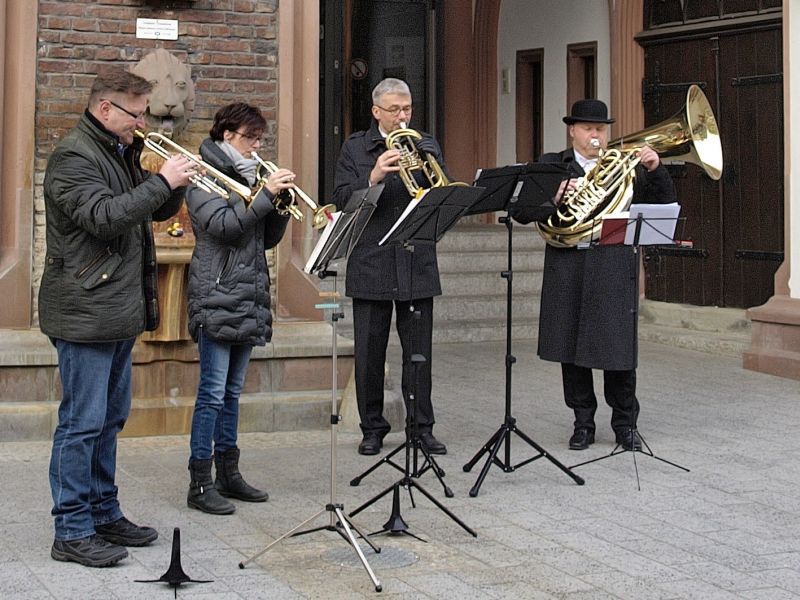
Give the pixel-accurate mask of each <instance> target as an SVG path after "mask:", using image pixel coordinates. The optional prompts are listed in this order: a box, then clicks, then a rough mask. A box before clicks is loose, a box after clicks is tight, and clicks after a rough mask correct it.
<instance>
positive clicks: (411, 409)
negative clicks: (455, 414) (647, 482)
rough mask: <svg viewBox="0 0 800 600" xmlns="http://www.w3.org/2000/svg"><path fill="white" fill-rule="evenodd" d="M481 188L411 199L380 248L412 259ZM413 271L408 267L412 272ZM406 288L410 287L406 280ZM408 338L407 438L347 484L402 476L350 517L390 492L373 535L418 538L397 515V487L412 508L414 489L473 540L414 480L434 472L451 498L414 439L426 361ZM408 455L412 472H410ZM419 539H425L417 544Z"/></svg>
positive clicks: (448, 190)
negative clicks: (400, 457)
mask: <svg viewBox="0 0 800 600" xmlns="http://www.w3.org/2000/svg"><path fill="white" fill-rule="evenodd" d="M482 193H483V190H482V189H481V188H475V187H470V186H463V185H449V186H444V187H437V188H431V189H429V190H427V191H426V192H425V194H424V195H423V196H422V197H421V198H420V199H419V200H412V201H411V202H410V203H409V204H408V207H407V208H406V210H405V211H404V212H403V214H402V215H401V216H400V217H399V218H398V220H397V221H396V222H395V224H394V225H393V226H392V227H391V229H390V230H389V232H388V233H387V234H386V235H385V236H384V237H383V239H381V241H380V242H379V244H381V245H382V244H392V243H394V244H402V245H403V247H404V248H405V249H407V250H409V251H411V252H412V254H411V257H412V261H413V256H414V255H413V249H414V246H413V245H414V244H420V243H427V244H435V243H437V242H438V241H439V240H441V239H442V237H443V236H444V234H445V232H446V231H447V230H448V229H450V228H451V227H452V226H453V225H454V224H455V223H456V221H458V219H459V218H460V217H461V215H463V214H464V213H465V212H466V211H467V209H468V208H469V207H470V206H471V205H472V204H474V203H475V202H476V201H477V200H478V199H479V198H480V197H481V195H482ZM411 271H412V272H413V268H412V269H411ZM411 283H412V285H410V286H409V287H410V289H412V290H413V289H414V288H413V282H411ZM410 304H411V306H410V310H411V311H412V312H413V313H414V315H415V318H419V313H418V312H416V311H414V299H413V297H412V299H411V303H410ZM413 337H414V336H413V335H412V343H411V346H412V348H411V350H410V354H411V366H412V377H411V384H410V386H409V388H410V389H409V394H408V399H409V402H408V410H407V412H406V428H405V430H406V440H405V441H404V442H403V443H402V444H401V445H400V446H399V447H397V448H395V449H394V450H393V451H392V452H391V453H390V454H389V455H388V456H387V457H386V458H384V459H381V460H380V461H378V462H377V463H376V464H375V465H373V466H372V467H370V468H369V469H367V470H366V471H365V472H364V473H362V474H361V475H359V476H358V477H356V478H355V479H353V480H352V481H351V482H350V485H358V484H359V483H360V482H361V479H362V478H363V477H365V476H366V475H367V474H369V473H371V472H372V471H374V470H375V469H377V468H378V467H379V466H380V465H382V464H389V465H390V466H393V467H394V468H396V469H398V470H400V471H402V472H403V476H402V477H401V478H400V479H398V480H397V481H395V482H394V483H393V484H392V485H390V486H389V487H388V488H386V489H385V490H383V491H382V492H380V493H379V494H378V495H376V496H374V497H373V498H371V499H369V500H367V502H365V503H364V504H362V505H361V506H359V507H358V508H356V509H355V510H354V511H353V512H351V513H350V516H353V515H356V514H358V513H359V512H361V511H362V510H364V509H365V508H367V507H368V506H370V505H372V504H374V503H375V502H377V501H378V500H380V499H381V498H383V497H384V496H385V495H387V494H388V493H389V492H392V493H393V496H392V513H391V515H390V517H389V520H388V521H387V522H386V523H385V524H384V526H383V529H381V530H380V531H377V532H375V533H376V534H381V533H391V534H405V535H410V536H412V537H414V538H416V539H420V540H421V539H422V538H420V537H418V536H416V535H414V534H413V533H411V532H409V531H408V525H407V524H406V522H405V520H404V519H403V517H402V515H401V514H400V488H401V487H402V488H404V489H405V490H407V491H408V493H409V496H410V497H411V503H412V506H416V505H415V504H414V496H413V494H412V491H411V490H412V489H417V490H419V492H420V493H421V494H422V495H424V496H425V497H426V498H427V499H428V500H430V501H431V502H432V503H433V504H434V506H436V507H437V508H438V509H439V510H441V511H442V512H444V513H445V514H446V515H447V516H448V517H450V518H451V519H452V520H453V521H455V522H456V523H458V525H460V526H461V527H462V528H463V529H464V530H465V531H467V533H469V534H471V535H472V536H473V537H477V536H478V534H477V533H475V531H473V530H472V529H471V528H470V527H469V526H468V525H467V524H466V523H464V522H463V521H462V520H461V519H459V518H458V517H457V516H456V515H455V514H453V513H452V512H451V511H450V510H449V509H447V507H445V506H444V505H443V504H442V503H441V502H439V501H438V500H437V499H436V498H434V497H433V496H432V495H431V494H430V493H429V492H428V491H427V490H426V489H425V488H423V487H422V486H421V485H420V484H419V483H417V481H416V479H418V478H419V476H420V475H421V474H422V473H424V472H425V471H426V470H428V469H431V470H433V472H434V473H435V474H436V477H437V478H438V480H439V483H441V484H442V486H443V487H444V491H445V496H447V497H448V498H451V497H452V496H453V492H452V490H450V488H448V487H447V485H445V483H444V481H443V479H442V476H443V475H444V471H443V470H442V469H441V468H440V467H439V466H438V465H437V464H436V461H435V460H434V458H433V456H432V455H431V454H430V452H429V451H428V449H427V448H426V447H425V444H423V443H422V442H421V441H420V439H419V428H418V423H417V419H416V395H417V378H418V374H417V373H418V368H419V365H420V363H423V362H425V361H426V360H427V358H426V357H425V356H422V355H421V354H415V353H414V352H413ZM403 449H405V464H404V467H403V468H401V467H400V466H399V465H397V464H396V463H394V462H392V461H391V460H390V458H391V457H392V456H394V455H395V454H397V453H398V452H399V451H400V450H403ZM418 451H421V452H422V454H423V456H424V457H425V462H424V463H423V467H422V469H421V470H418V469H417V452H418ZM412 453H413V463H414V470H413V472H412V470H411V463H412ZM422 541H424V540H422Z"/></svg>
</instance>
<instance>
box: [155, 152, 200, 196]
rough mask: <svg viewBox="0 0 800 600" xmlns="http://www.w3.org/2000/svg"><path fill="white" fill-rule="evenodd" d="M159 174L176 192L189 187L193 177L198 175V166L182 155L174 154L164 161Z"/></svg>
mask: <svg viewBox="0 0 800 600" xmlns="http://www.w3.org/2000/svg"><path fill="white" fill-rule="evenodd" d="M158 172H159V174H160V175H161V176H163V177H164V179H166V180H167V183H168V184H169V187H170V188H171V189H173V190H174V189H175V188H179V187H183V186H186V185H189V182H190V181H191V179H192V177H194V176H195V175H197V165H196V164H195V163H193V162H192V161H191V160H189V159H188V158H187V157H186V156H184V155H182V154H173V155H172V156H170V157H169V158H168V159H167V160H165V161H164V164H163V165H161V169H159V171H158Z"/></svg>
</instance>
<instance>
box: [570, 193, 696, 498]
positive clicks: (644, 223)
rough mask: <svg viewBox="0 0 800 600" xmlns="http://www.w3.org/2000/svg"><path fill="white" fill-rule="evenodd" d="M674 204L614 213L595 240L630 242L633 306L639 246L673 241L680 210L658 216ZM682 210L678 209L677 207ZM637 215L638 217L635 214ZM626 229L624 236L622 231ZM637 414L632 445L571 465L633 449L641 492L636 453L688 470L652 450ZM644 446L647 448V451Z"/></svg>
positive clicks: (632, 417) (632, 422) (633, 419)
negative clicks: (641, 428)
mask: <svg viewBox="0 0 800 600" xmlns="http://www.w3.org/2000/svg"><path fill="white" fill-rule="evenodd" d="M671 206H673V205H658V204H652V205H651V204H643V205H636V204H634V205H632V206H631V210H630V212H629V213H628V214H624V213H623V214H621V215H614V216H612V219H613V220H614V221H616V222H615V223H613V224H611V225H610V226H606V225H607V224H606V223H603V227H602V229H601V234H600V238H599V239H598V240H596V241H595V242H594V243H599V244H606V245H608V244H609V241H608V240H609V239H611V240H613V242H611V244H610V245H614V244H615V243H616V244H624V245H629V246H630V247H631V250H632V252H633V255H634V261H635V267H634V269H635V271H634V273H635V275H634V281H635V284H634V286H633V287H634V298H633V301H634V306H638V305H639V270H640V262H641V261H640V259H639V255H640V252H641V250H640V247H641V246H646V245H663V244H666V243H668V242H669V243H674V242H672V241H671V240H672V239H673V236H674V231H675V224H676V222H677V220H678V216H677V212H676V213H675V214H674V216H659V215H663V214H664V212H663V209H667V208H669V207H671ZM678 210H679V209H678ZM634 215H636V216H634ZM623 232H624V235H622V233H623ZM633 318H634V327H633V336H634V340H633V343H634V348H636V349H637V351H638V344H637V342H638V333H637V332H638V327H637V325H638V322H637V320H638V318H639V311H638V310H634V311H633ZM637 413H638V406H637V407H633V406H632V407H631V410H630V424H629V429H628V431H627V432H626V435H628V436H630V439H629V442H630V446H631V447H630V448H625V447H624V446H623V444H622V443H619V442H618V443H617V445H616V446H614V449H613V450H612V451H611V452H610V453H609V454H606V455H604V456H600V457H597V458H593V459H591V460H586V461H583V462H580V463H578V464H575V465H572V466H571V467H570V468H572V469H575V468H577V467H581V466H583V465H588V464H590V463H594V462H598V461H601V460H605V459H606V458H611V457H612V456H617V455H618V454H623V453H625V452H630V453H631V455H632V456H633V468H634V471H635V473H636V487H637V489H638V490H639V491H641V489H642V487H641V482H640V480H639V465H638V463H637V462H636V453H637V452H639V453H642V454H644V455H645V456H649V457H650V458H655V459H656V460H660V461H661V462H663V463H666V464H668V465H671V466H673V467H675V468H677V469H681V470H683V471H686V472H687V473H689V472H690V471H689V469H687V468H686V467H683V466H681V465H679V464H677V463H674V462H671V461H669V460H666V459H664V458H661V457H660V456H656V455H655V453H654V452H653V450H652V449H651V448H650V445H649V444H648V443H647V441H646V440H645V439H644V437H643V436H642V435H641V434H640V433H639V431H638V429H637V425H636V415H637ZM637 437H638V438H639V439H640V440H641V442H642V446H641V448H638V449H637V448H636V444H635V441H636V439H637ZM645 448H646V449H647V450H646V451H645Z"/></svg>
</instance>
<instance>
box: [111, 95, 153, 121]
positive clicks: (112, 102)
mask: <svg viewBox="0 0 800 600" xmlns="http://www.w3.org/2000/svg"><path fill="white" fill-rule="evenodd" d="M100 100H105V101H106V102H108V103H109V104H110V105H111V106H113V107H114V108H118V109H120V110H121V111H122V112H124V113H125V114H126V115H128V116H129V117H131V118H132V119H134V120H136V121H140V120H142V119H144V114H145V112H147V111H142V112H140V113H139V114H138V115H137V114H136V113H132V112H131V111H129V110H128V109H127V108H123V107H122V106H120V105H119V104H117V103H116V102H114V101H113V100H109V99H108V98H100Z"/></svg>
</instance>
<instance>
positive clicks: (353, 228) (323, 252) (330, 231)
mask: <svg viewBox="0 0 800 600" xmlns="http://www.w3.org/2000/svg"><path fill="white" fill-rule="evenodd" d="M382 192H383V184H380V185H376V186H373V187H370V188H367V189H364V190H358V191H356V192H354V193H353V195H352V196H351V197H350V200H348V202H347V206H346V207H345V209H344V210H343V211H340V212H336V213H333V215H332V220H331V222H329V223H328V225H326V227H325V229H324V230H323V232H322V235H321V236H320V239H319V241H318V242H317V245H316V246H315V247H314V250H313V252H312V253H311V257H310V258H309V260H308V262H307V263H306V266H305V268H304V271H305V272H306V273H317V274H318V275H319V277H320V278H324V277H327V276H333V278H334V279H333V282H334V283H333V292H331V293H325V294H320V295H321V296H322V295H325V296H328V297H329V298H330V300H331V301H330V302H328V303H322V304H317V305H315V307H316V308H318V309H323V310H324V309H331V325H332V327H331V336H332V342H331V361H332V370H331V420H330V424H331V467H330V473H331V481H330V500H329V502H328V503H327V504H326V505H325V507H324V508H323V509H322V510H320V511H318V512H317V513H315V514H314V515H313V516H311V517H309V518H308V519H306V520H305V521H303V522H302V523H300V524H299V525H297V526H296V527H294V528H292V529H290V530H289V531H287V532H286V533H284V534H283V535H282V536H280V537H279V538H277V539H275V540H274V541H273V542H272V543H270V544H269V545H268V546H267V547H266V548H264V549H263V550H261V551H260V552H259V553H258V554H256V555H254V556H252V557H250V558H249V559H247V560H246V561H243V562H240V563H239V568H240V569H244V567H245V565H246V564H247V563H249V562H251V561H253V560H255V559H256V558H258V557H259V556H261V555H262V554H264V553H265V552H267V551H268V550H269V549H270V548H272V547H273V546H275V545H276V544H278V543H279V542H281V541H282V540H284V539H286V538H287V537H293V536H298V535H304V534H307V533H312V532H315V531H323V530H324V531H333V532H336V533H338V534H339V535H341V536H342V537H343V538H344V539H345V541H347V542H348V543H349V544H350V545H351V546H352V547H353V550H355V552H356V554H357V555H358V559H359V560H360V561H361V564H362V565H363V566H364V569H366V571H367V574H368V575H369V577H370V579H371V580H372V583H373V584H374V586H375V591H376V592H380V591H381V589H382V587H381V584H380V581H378V579H377V577H375V573H374V572H373V571H372V568H371V567H370V565H369V563H368V562H367V558H366V557H365V556H364V552H363V551H362V550H361V547H360V546H359V545H358V542H357V541H356V538H355V535H353V530H355V532H356V533H358V535H360V536H361V538H362V539H363V540H364V541H365V542H366V543H367V544H369V546H370V548H372V550H373V551H375V552H376V553H378V552H380V551H381V549H380V548H379V547H377V546H376V545H375V544H373V543H372V541H371V540H370V539H369V537H367V536H365V535H364V534H363V533H362V532H361V530H359V529H358V527H356V526H355V525H354V524H353V523H352V522H350V521H348V519H347V517H346V516H345V514H344V505H343V504H342V503H341V502H337V500H336V425H338V424H339V421H341V415H339V412H338V408H337V402H336V396H337V393H338V385H337V364H336V362H337V350H336V336H337V333H336V324H337V322H338V321H339V319H341V318H343V317H344V313H342V312H339V308H340V305H339V303H338V302H337V301H336V299H337V298H338V294H337V292H336V272H335V271H328V270H327V267H328V265H329V263H330V262H332V261H334V260H338V259H340V258H347V256H349V254H350V252H351V251H352V249H353V247H354V246H355V245H356V242H357V241H358V238H359V236H360V235H361V233H362V232H363V231H364V226H365V225H366V224H367V221H369V218H370V217H371V216H372V213H373V211H374V210H375V206H376V203H377V201H378V198H379V197H380V195H381V193H382ZM326 513H327V514H329V515H330V521H329V523H328V524H327V525H323V526H320V527H315V528H312V529H307V530H303V531H301V529H302V528H303V527H305V526H306V525H309V524H310V523H312V522H313V521H315V520H316V519H317V518H318V517H320V516H322V515H324V514H326Z"/></svg>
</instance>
